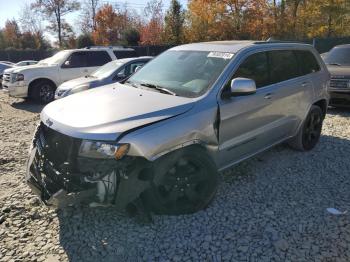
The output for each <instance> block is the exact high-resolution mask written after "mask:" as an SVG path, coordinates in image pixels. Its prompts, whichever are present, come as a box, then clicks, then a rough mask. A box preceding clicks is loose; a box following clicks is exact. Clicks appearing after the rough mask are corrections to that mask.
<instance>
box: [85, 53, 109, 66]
mask: <svg viewBox="0 0 350 262" xmlns="http://www.w3.org/2000/svg"><path fill="white" fill-rule="evenodd" d="M88 54H89V55H88V63H87V66H88V67H90V66H91V67H92V66H102V65H104V64H106V63H108V62H110V61H112V59H111V57H110V56H109V55H108V53H107V52H106V51H93V52H89V53H88Z"/></svg>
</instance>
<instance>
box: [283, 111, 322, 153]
mask: <svg viewBox="0 0 350 262" xmlns="http://www.w3.org/2000/svg"><path fill="white" fill-rule="evenodd" d="M323 119H324V115H323V112H322V109H321V108H320V107H319V106H316V105H313V106H312V107H311V109H310V111H309V114H308V115H307V117H306V119H305V121H304V123H303V124H302V126H301V128H300V130H299V132H298V134H297V136H295V137H294V138H293V139H292V140H291V141H289V146H290V147H291V148H293V149H295V150H299V151H310V150H311V149H313V148H314V147H315V146H316V144H317V143H318V141H319V140H320V136H321V131H322V125H323Z"/></svg>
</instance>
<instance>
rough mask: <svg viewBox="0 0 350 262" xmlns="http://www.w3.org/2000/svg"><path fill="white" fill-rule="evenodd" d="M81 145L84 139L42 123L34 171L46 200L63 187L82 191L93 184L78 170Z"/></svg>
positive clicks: (36, 135) (36, 140) (35, 144)
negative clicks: (86, 181)
mask: <svg viewBox="0 0 350 262" xmlns="http://www.w3.org/2000/svg"><path fill="white" fill-rule="evenodd" d="M80 144H81V140H80V139H76V138H73V137H70V136H67V135H64V134H61V133H59V132H57V131H55V130H53V129H51V128H49V127H47V126H45V125H44V124H43V123H41V124H40V125H39V127H38V128H37V130H36V132H35V134H34V139H33V145H34V146H35V147H36V149H37V151H36V155H35V158H34V161H33V164H32V165H31V167H30V170H31V173H32V175H33V177H34V178H35V180H36V181H38V183H39V185H40V187H42V188H43V196H42V198H43V199H45V200H47V199H49V198H50V196H51V195H52V194H54V193H55V192H57V191H58V190H60V189H62V188H63V189H65V190H66V191H67V192H78V191H81V190H83V189H87V188H90V187H91V186H92V185H90V184H86V183H85V182H84V181H83V180H82V177H81V176H80V175H79V171H78V170H77V155H78V150H79V147H80Z"/></svg>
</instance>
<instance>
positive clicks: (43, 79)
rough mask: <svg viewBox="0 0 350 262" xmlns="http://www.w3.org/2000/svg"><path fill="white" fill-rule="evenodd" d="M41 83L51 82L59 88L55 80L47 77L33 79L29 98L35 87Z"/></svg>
mask: <svg viewBox="0 0 350 262" xmlns="http://www.w3.org/2000/svg"><path fill="white" fill-rule="evenodd" d="M41 81H47V82H50V83H51V84H52V85H53V86H54V87H55V89H56V88H57V85H56V83H55V82H54V81H53V80H51V79H49V78H46V77H40V78H36V79H33V80H32V81H31V82H30V83H29V85H28V96H29V97H31V96H32V92H33V87H34V86H35V84H36V83H38V82H41Z"/></svg>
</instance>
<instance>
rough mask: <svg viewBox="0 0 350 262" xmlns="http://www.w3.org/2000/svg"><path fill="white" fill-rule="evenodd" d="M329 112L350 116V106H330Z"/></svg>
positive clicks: (330, 113)
mask: <svg viewBox="0 0 350 262" xmlns="http://www.w3.org/2000/svg"><path fill="white" fill-rule="evenodd" d="M327 114H328V115H344V116H350V107H329V108H328V110H327Z"/></svg>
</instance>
